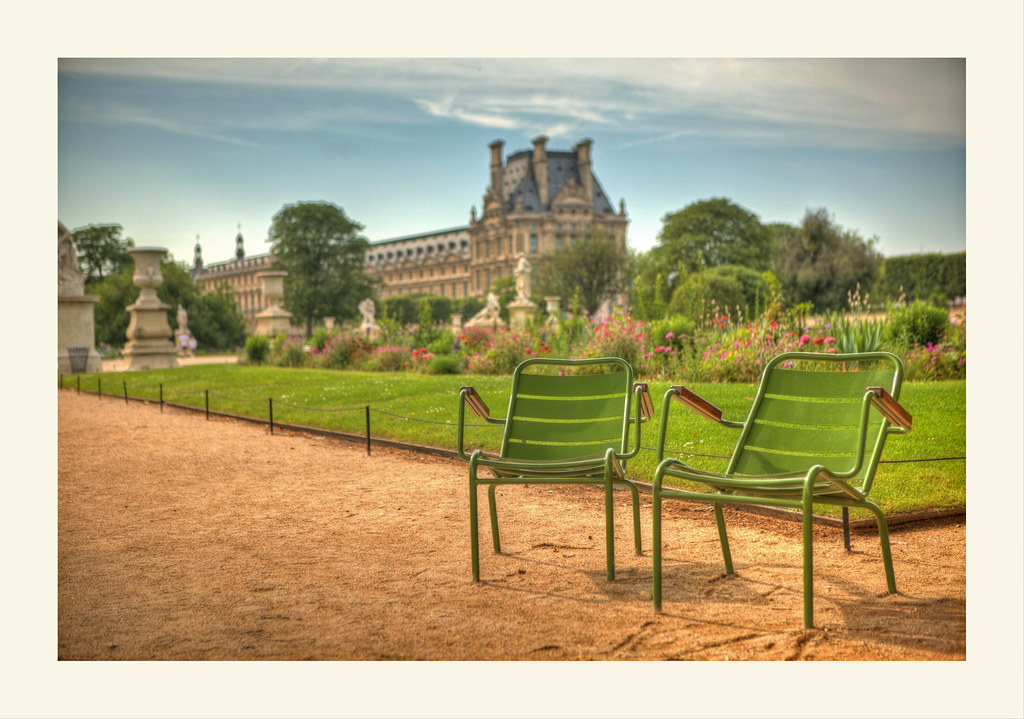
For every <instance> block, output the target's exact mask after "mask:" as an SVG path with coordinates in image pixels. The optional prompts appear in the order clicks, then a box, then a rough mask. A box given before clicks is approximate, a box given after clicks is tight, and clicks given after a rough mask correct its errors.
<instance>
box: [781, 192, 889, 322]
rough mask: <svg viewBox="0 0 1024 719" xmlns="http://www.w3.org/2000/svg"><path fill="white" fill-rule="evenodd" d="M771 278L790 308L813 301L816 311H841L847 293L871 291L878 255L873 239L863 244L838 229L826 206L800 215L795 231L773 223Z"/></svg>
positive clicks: (878, 264) (851, 234) (845, 302)
mask: <svg viewBox="0 0 1024 719" xmlns="http://www.w3.org/2000/svg"><path fill="white" fill-rule="evenodd" d="M772 231H773V233H774V236H775V244H776V259H775V275H776V276H777V277H778V278H779V282H780V283H781V284H782V292H783V295H784V297H785V300H786V302H787V304H789V305H790V306H792V305H795V304H799V303H802V302H811V303H813V305H814V308H815V310H817V311H819V312H821V311H830V310H841V309H843V308H845V307H846V305H847V295H848V293H850V292H853V291H855V290H856V287H857V285H858V283H859V284H860V286H861V290H862V292H870V291H871V290H872V289H873V287H874V285H875V281H876V279H877V278H878V275H879V270H880V268H881V265H882V257H881V255H879V254H878V252H877V251H876V250H875V247H874V245H875V244H876V242H877V239H876V238H872V239H870V240H864V239H863V238H861V237H860V235H858V234H857V233H856V232H854V231H852V230H844V229H843V228H842V227H840V226H839V225H837V224H836V223H835V221H834V219H833V218H832V217H831V216H830V215H829V213H828V211H827V210H826V209H825V208H821V209H819V210H816V211H814V212H811V211H810V210H808V211H807V213H806V214H805V215H804V219H803V222H802V223H801V225H800V227H799V228H794V227H791V226H788V225H777V226H774V227H773V228H772Z"/></svg>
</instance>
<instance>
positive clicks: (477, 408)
mask: <svg viewBox="0 0 1024 719" xmlns="http://www.w3.org/2000/svg"><path fill="white" fill-rule="evenodd" d="M463 392H465V393H466V404H467V405H469V408H470V409H471V410H472V411H473V414H475V415H476V416H477V417H479V418H480V419H488V418H489V417H490V416H491V411H490V410H489V409H488V408H487V403H486V402H484V399H483V397H481V396H480V394H479V393H478V392H477V391H476V390H475V389H473V388H472V387H459V394H462V393H463Z"/></svg>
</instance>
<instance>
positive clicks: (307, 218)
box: [268, 202, 374, 337]
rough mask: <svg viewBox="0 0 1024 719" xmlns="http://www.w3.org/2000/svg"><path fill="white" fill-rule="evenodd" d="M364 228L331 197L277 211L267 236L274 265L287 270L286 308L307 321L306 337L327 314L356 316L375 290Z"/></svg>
mask: <svg viewBox="0 0 1024 719" xmlns="http://www.w3.org/2000/svg"><path fill="white" fill-rule="evenodd" d="M362 229H363V226H362V225H360V224H359V223H358V222H354V221H353V220H351V219H349V218H348V216H346V215H345V211H344V210H343V209H341V208H340V207H338V206H337V205H334V204H331V203H329V202H299V203H296V204H294V205H285V206H284V207H282V208H281V210H280V211H278V213H277V214H276V215H274V219H273V220H272V222H271V225H270V230H269V232H268V241H269V242H271V243H273V245H272V252H273V253H274V258H275V259H274V269H276V270H284V271H285V272H287V273H288V276H287V277H286V278H285V281H284V288H285V295H284V308H285V309H286V310H288V311H289V312H291V313H292V314H294V315H295V316H296V317H301V318H302V319H303V320H304V321H305V325H306V336H307V337H308V336H310V335H311V334H312V332H313V324H314V323H315V322H318V321H320V320H322V319H323V318H324V317H336V318H338V319H339V320H341V319H348V318H352V317H355V316H356V314H357V313H358V305H359V302H360V301H362V300H363V299H365V298H366V297H369V296H371V295H372V293H373V290H374V285H373V283H372V282H371V281H370V280H369V278H367V277H366V275H365V274H364V273H363V266H364V262H365V257H366V248H367V247H368V245H369V243H368V242H367V240H366V238H365V237H363V236H362V235H360V234H359V233H360V231H361V230H362Z"/></svg>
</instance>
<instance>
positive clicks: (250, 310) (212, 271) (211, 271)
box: [191, 232, 274, 333]
mask: <svg viewBox="0 0 1024 719" xmlns="http://www.w3.org/2000/svg"><path fill="white" fill-rule="evenodd" d="M273 263H274V256H273V255H272V254H270V253H269V252H268V253H266V254H262V255H252V256H250V257H246V256H245V246H244V238H243V237H242V233H241V232H239V233H238V235H237V236H236V237H235V258H234V259H232V260H226V261H224V262H214V263H213V264H209V265H205V264H203V253H202V248H201V247H200V246H199V242H196V248H195V259H194V261H193V266H192V271H191V274H192V279H193V280H194V281H195V283H196V285H197V286H198V287H199V291H200V292H202V293H204V294H205V293H207V292H213V291H214V290H215V289H216V288H217V287H219V286H220V285H221V284H226V285H227V286H228V288H229V289H230V290H231V291H232V292H233V293H234V295H235V306H236V307H238V311H239V312H241V313H242V316H243V317H245V320H246V323H247V325H246V326H247V329H248V331H249V332H250V333H252V332H255V331H256V315H257V314H259V313H260V312H262V311H263V310H265V309H268V308H269V307H270V302H269V301H268V300H267V299H266V298H265V297H264V296H263V283H262V281H261V280H260V279H259V278H258V277H257V276H256V275H257V274H258V273H260V272H266V271H268V270H270V269H271V266H272V265H273Z"/></svg>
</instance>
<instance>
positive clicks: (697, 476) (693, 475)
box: [664, 465, 863, 499]
mask: <svg viewBox="0 0 1024 719" xmlns="http://www.w3.org/2000/svg"><path fill="white" fill-rule="evenodd" d="M808 469H810V468H808ZM665 474H666V475H669V476H671V477H676V478H678V479H685V480H689V481H691V482H700V483H702V484H705V485H707V486H709V487H712V488H714V489H715V490H717V491H719V492H721V493H722V494H735V495H740V496H754V497H770V498H777V499H800V498H801V497H802V496H803V491H804V482H805V481H806V478H807V473H806V472H803V473H796V472H794V473H791V474H776V475H757V476H750V477H745V476H742V475H734V474H717V473H714V472H705V471H702V470H699V469H694V468H692V467H686V468H685V469H682V468H679V467H676V466H672V465H669V466H668V467H666V469H665ZM846 486H847V487H848V488H849V489H852V490H853V491H854V492H856V496H851V493H850V492H848V491H846V489H843V488H842V487H839V486H836V484H834V483H833V482H828V481H818V482H815V483H814V490H813V494H814V496H815V497H823V498H824V497H848V498H853V499H859V498H861V497H862V496H863V495H862V494H861V493H860V492H857V490H856V488H854V487H849V486H848V485H846ZM664 491H665V493H666V494H668V493H671V492H673V491H684V490H675V489H674V488H673V487H665V488H664Z"/></svg>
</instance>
